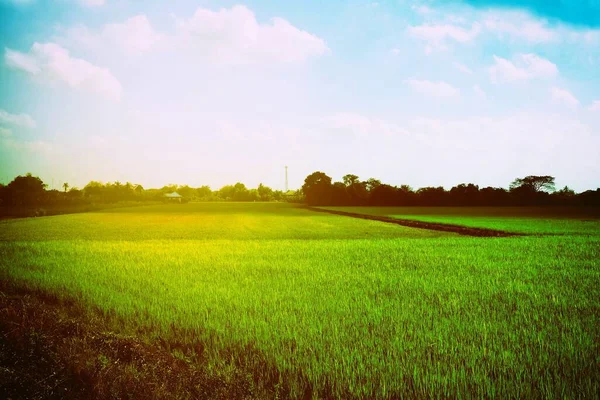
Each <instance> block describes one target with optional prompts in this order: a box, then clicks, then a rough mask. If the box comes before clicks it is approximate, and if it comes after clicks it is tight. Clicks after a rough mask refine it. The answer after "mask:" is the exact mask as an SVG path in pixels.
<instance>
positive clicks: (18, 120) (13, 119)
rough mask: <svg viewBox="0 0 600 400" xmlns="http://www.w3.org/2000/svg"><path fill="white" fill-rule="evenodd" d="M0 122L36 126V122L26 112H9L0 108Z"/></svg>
mask: <svg viewBox="0 0 600 400" xmlns="http://www.w3.org/2000/svg"><path fill="white" fill-rule="evenodd" d="M0 122H3V123H6V124H10V125H15V126H22V127H25V128H30V129H33V128H35V127H36V123H35V121H34V119H33V118H31V116H30V115H28V114H11V113H9V112H8V111H5V110H2V109H0Z"/></svg>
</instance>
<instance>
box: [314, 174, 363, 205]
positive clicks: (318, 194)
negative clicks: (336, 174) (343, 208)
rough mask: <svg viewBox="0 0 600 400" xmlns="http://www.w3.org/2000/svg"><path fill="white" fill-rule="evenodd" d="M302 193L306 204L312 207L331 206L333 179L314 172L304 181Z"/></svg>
mask: <svg viewBox="0 0 600 400" xmlns="http://www.w3.org/2000/svg"><path fill="white" fill-rule="evenodd" d="M357 179H358V177H357ZM302 192H303V193H304V196H305V199H306V203H307V204H309V205H311V206H316V205H327V204H329V202H330V201H331V177H329V176H327V175H326V174H325V173H323V172H321V171H317V172H313V173H312V174H310V175H309V176H307V177H306V179H305V180H304V185H302Z"/></svg>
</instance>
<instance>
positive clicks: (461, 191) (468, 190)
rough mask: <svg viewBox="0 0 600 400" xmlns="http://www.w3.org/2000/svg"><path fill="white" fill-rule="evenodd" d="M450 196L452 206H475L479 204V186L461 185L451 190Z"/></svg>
mask: <svg viewBox="0 0 600 400" xmlns="http://www.w3.org/2000/svg"><path fill="white" fill-rule="evenodd" d="M449 195H450V201H451V202H452V205H455V206H474V205H476V204H477V203H478V202H479V186H477V185H474V184H472V183H469V184H468V185H467V184H464V183H461V184H460V185H457V186H454V187H453V188H452V189H450V192H449Z"/></svg>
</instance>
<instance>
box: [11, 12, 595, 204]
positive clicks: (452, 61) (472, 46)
mask: <svg viewBox="0 0 600 400" xmlns="http://www.w3.org/2000/svg"><path fill="white" fill-rule="evenodd" d="M0 51H2V59H1V60H0V182H2V183H8V182H9V181H10V180H12V179H13V178H14V177H15V176H17V175H19V174H25V173H27V172H31V173H32V174H34V175H36V176H39V177H40V178H42V180H44V182H46V183H47V184H48V185H49V187H50V188H60V187H61V185H62V183H63V182H68V183H69V185H70V186H71V187H80V188H82V187H84V186H85V185H86V184H87V183H88V182H89V181H91V180H97V181H102V182H114V181H117V180H118V181H121V182H123V183H124V182H132V183H137V184H142V185H143V186H144V187H162V186H163V185H167V184H173V183H175V184H189V185H190V186H193V187H197V186H201V185H209V186H211V187H212V188H213V189H218V188H220V187H222V186H223V185H226V184H233V183H236V182H243V183H245V184H246V185H247V186H248V187H256V186H257V185H258V184H259V183H263V184H265V185H267V186H271V187H273V188H275V189H283V188H284V184H285V175H284V171H285V170H284V167H285V166H286V165H287V166H288V171H289V186H290V188H292V189H296V188H299V187H301V186H302V184H303V182H304V178H305V177H306V176H307V175H309V174H310V173H312V172H314V171H323V172H325V173H327V174H328V175H330V176H331V177H332V178H333V179H334V180H341V178H342V176H343V175H345V174H355V175H358V176H359V177H360V178H361V179H364V180H366V179H368V178H371V177H372V178H376V179H379V180H381V181H383V182H385V183H389V184H393V185H401V184H408V185H411V186H412V187H414V188H419V187H425V186H444V187H445V188H446V189H449V188H451V187H452V186H454V185H457V184H459V183H475V184H478V185H479V186H480V187H485V186H494V187H508V185H509V184H510V182H511V181H513V180H514V179H515V178H517V177H524V176H526V175H552V176H554V177H555V178H556V185H557V187H559V188H561V187H563V186H565V185H568V186H569V187H570V188H572V189H574V190H576V191H578V192H580V191H584V190H588V189H595V188H597V187H599V186H600V162H599V160H600V2H598V1H597V0H573V1H563V0H553V1H550V0H536V1H534V0H512V1H502V0H446V1H442V0H437V1H435V0H431V1H425V0H423V1H408V0H394V1H384V0H382V1H378V2H368V1H335V0H332V1H327V2H322V1H313V0H308V1H302V2H300V1H294V2H291V1H290V2H288V1H286V2H282V1H274V0H270V1H269V0H251V1H246V2H230V1H211V0H196V1H187V0H181V1H176V0H174V1H168V2H166V1H155V2H152V1H143V2H142V1H137V0H0Z"/></svg>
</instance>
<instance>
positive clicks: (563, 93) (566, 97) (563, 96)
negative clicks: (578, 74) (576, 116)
mask: <svg viewBox="0 0 600 400" xmlns="http://www.w3.org/2000/svg"><path fill="white" fill-rule="evenodd" d="M550 93H551V95H552V100H553V101H555V102H557V103H562V104H565V105H567V106H569V107H577V105H579V100H577V98H576V97H575V96H573V94H572V93H571V92H569V91H568V90H565V89H560V88H557V87H553V88H552V89H550Z"/></svg>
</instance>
